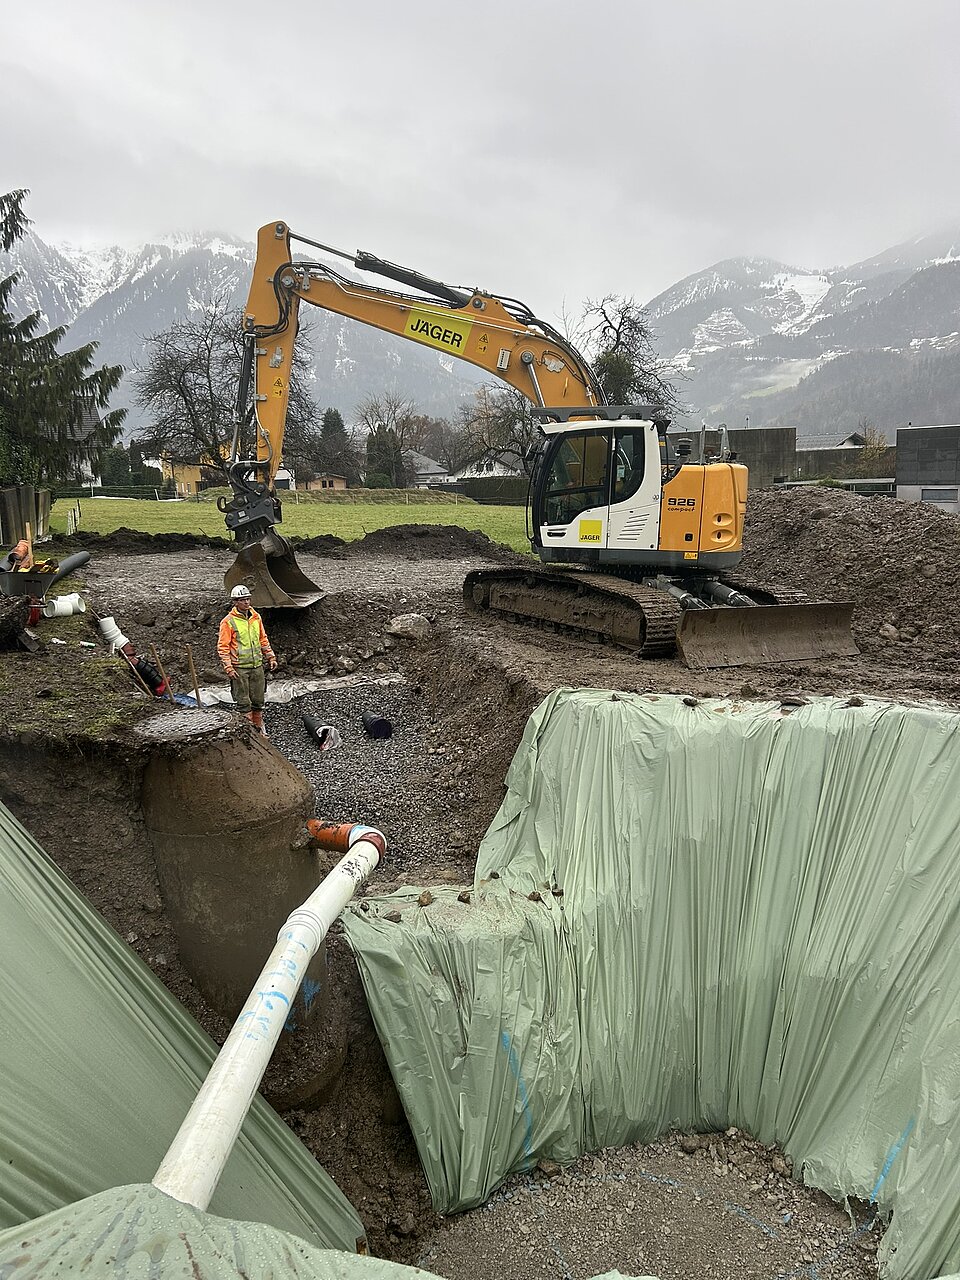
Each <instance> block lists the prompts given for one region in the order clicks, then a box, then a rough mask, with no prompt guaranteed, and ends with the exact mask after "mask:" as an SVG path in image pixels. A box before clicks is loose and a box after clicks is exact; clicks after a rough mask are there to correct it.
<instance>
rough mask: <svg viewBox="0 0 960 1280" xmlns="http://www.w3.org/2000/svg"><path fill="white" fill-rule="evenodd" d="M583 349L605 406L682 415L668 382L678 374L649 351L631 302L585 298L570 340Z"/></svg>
mask: <svg viewBox="0 0 960 1280" xmlns="http://www.w3.org/2000/svg"><path fill="white" fill-rule="evenodd" d="M574 341H577V343H578V345H581V346H583V348H584V349H585V352H586V355H587V358H588V359H589V361H590V363H591V365H592V367H593V371H594V373H595V374H596V377H597V380H598V382H599V383H600V386H601V387H602V388H603V394H604V395H605V396H606V398H607V402H608V403H609V404H636V403H640V404H655V405H659V407H660V408H662V409H663V410H664V412H665V413H666V414H667V415H670V416H672V415H675V414H677V413H681V412H683V410H684V406H683V405H682V403H681V401H680V397H679V394H678V392H677V389H676V386H675V385H674V379H676V378H678V377H680V376H681V375H680V372H679V371H678V370H677V369H676V368H674V367H673V366H671V365H670V363H669V362H668V361H666V360H662V359H661V358H660V357H659V356H658V355H657V353H656V351H655V350H654V346H653V334H652V332H651V329H650V325H649V322H648V320H647V313H646V311H645V310H644V308H643V307H641V306H640V305H639V303H637V302H636V301H635V300H634V299H633V298H628V297H622V296H621V295H620V294H616V293H608V294H606V295H605V296H604V297H602V298H599V299H597V300H593V299H590V298H588V299H587V301H586V303H585V304H584V309H583V315H582V317H581V319H580V322H579V325H578V327H577V332H576V335H575V337H574Z"/></svg>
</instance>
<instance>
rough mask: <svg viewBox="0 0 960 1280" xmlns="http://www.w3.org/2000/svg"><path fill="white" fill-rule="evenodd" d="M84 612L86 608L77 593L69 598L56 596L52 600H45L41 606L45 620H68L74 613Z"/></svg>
mask: <svg viewBox="0 0 960 1280" xmlns="http://www.w3.org/2000/svg"><path fill="white" fill-rule="evenodd" d="M86 611H87V606H86V604H85V603H84V601H83V600H82V599H81V597H80V593H79V592H77V591H74V592H73V594H72V595H69V596H56V597H55V598H54V599H53V600H47V601H46V603H45V604H44V606H43V616H44V617H45V618H69V617H71V616H72V615H73V614H75V613H86Z"/></svg>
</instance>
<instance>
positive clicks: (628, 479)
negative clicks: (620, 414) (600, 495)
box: [610, 428, 646, 503]
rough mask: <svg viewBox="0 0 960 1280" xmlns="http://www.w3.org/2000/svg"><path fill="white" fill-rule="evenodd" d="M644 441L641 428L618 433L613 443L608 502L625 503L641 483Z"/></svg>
mask: <svg viewBox="0 0 960 1280" xmlns="http://www.w3.org/2000/svg"><path fill="white" fill-rule="evenodd" d="M645 448H646V439H645V437H644V432H643V430H642V428H641V429H640V430H637V429H636V428H631V429H629V430H625V431H618V432H617V434H616V435H615V436H614V441H613V492H612V494H611V495H610V501H611V502H613V503H617V502H627V501H628V500H629V499H630V498H632V497H633V496H634V495H635V494H636V492H637V490H638V489H639V488H640V485H641V484H642V483H643V466H644V450H645Z"/></svg>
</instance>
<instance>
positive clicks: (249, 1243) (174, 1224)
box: [0, 1186, 651, 1280]
mask: <svg viewBox="0 0 960 1280" xmlns="http://www.w3.org/2000/svg"><path fill="white" fill-rule="evenodd" d="M68 1273H79V1274H81V1275H84V1276H89V1277H91V1278H93V1277H100V1276H111V1277H112V1278H113V1280H178V1278H179V1277H183V1280H281V1277H282V1280H414V1278H415V1277H418V1278H422V1280H430V1272H428V1271H422V1270H419V1269H418V1268H416V1267H405V1266H401V1265H399V1264H397V1263H393V1262H383V1261H380V1260H378V1259H376V1258H366V1257H358V1256H357V1255H356V1254H350V1253H342V1252H335V1251H333V1250H330V1249H314V1248H312V1247H310V1246H309V1245H306V1244H304V1242H303V1241H302V1240H298V1239H296V1238H295V1237H293V1236H289V1235H287V1234H286V1233H285V1232H282V1231H277V1230H276V1229H275V1228H273V1227H266V1226H263V1225H262V1224H261V1223H254V1222H234V1221H228V1220H226V1219H224V1218H217V1217H214V1216H213V1215H212V1214H208V1213H201V1212H200V1211H199V1210H197V1209H194V1208H191V1207H190V1206H189V1205H183V1204H179V1203H178V1202H177V1201H176V1200H171V1199H170V1198H169V1197H168V1196H165V1195H163V1194H162V1193H161V1192H159V1191H157V1190H156V1188H155V1187H150V1186H132V1187H116V1188H114V1189H113V1190H111V1191H102V1192H101V1193H100V1194H99V1195H96V1196H91V1197H90V1198H89V1199H87V1200H81V1201H80V1203H79V1204H74V1205H68V1206H67V1207H65V1208H63V1209H58V1210H56V1212H54V1213H50V1214H47V1215H46V1216H45V1217H43V1218H40V1219H38V1220H37V1221H36V1222H28V1223H25V1224H23V1225H21V1226H19V1227H13V1228H11V1229H10V1230H9V1231H0V1280H48V1278H49V1277H50V1276H51V1275H64V1274H68ZM595 1280H621V1278H620V1273H619V1272H615V1271H611V1272H608V1273H607V1274H606V1275H604V1276H597V1277H595ZM622 1280H629V1277H623V1278H622ZM637 1280H651V1278H650V1277H637Z"/></svg>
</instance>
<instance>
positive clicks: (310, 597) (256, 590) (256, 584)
mask: <svg viewBox="0 0 960 1280" xmlns="http://www.w3.org/2000/svg"><path fill="white" fill-rule="evenodd" d="M241 583H242V584H243V585H244V586H245V587H249V588H250V591H251V595H252V600H253V607H254V608H255V609H306V608H307V607H308V606H309V605H311V604H316V602H317V601H318V600H320V599H322V598H323V592H322V591H321V590H320V588H319V587H318V586H317V584H316V583H315V582H311V580H310V579H309V578H308V577H307V575H306V574H305V573H304V572H303V570H302V569H301V568H300V566H299V565H298V564H297V560H296V556H295V555H294V554H293V549H292V548H291V546H290V543H289V542H287V540H286V538H281V537H280V536H279V535H278V534H276V533H269V534H267V535H266V537H264V538H262V539H261V540H260V541H259V542H248V543H247V545H246V546H245V547H242V548H241V549H240V553H239V554H238V556H237V558H236V560H234V562H233V564H232V565H231V567H230V568H229V569H228V570H227V572H226V573H225V574H224V575H223V585H224V587H225V589H226V590H227V592H230V591H231V590H232V589H233V588H234V587H236V586H239V585H240V584H241Z"/></svg>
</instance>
